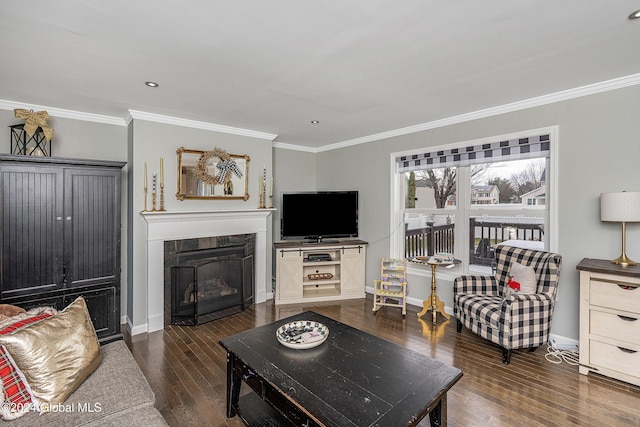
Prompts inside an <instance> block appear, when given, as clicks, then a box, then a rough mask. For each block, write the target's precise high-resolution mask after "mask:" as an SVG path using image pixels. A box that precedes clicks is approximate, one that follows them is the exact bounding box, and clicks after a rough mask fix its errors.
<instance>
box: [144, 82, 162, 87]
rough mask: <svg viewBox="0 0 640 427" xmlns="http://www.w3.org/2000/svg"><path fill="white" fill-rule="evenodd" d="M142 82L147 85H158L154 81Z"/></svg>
mask: <svg viewBox="0 0 640 427" xmlns="http://www.w3.org/2000/svg"><path fill="white" fill-rule="evenodd" d="M144 84H146V85H147V86H149V87H158V86H159V85H158V83H156V82H144Z"/></svg>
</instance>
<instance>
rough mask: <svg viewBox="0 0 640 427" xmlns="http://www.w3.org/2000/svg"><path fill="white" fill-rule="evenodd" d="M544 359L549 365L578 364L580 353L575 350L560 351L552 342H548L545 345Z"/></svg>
mask: <svg viewBox="0 0 640 427" xmlns="http://www.w3.org/2000/svg"><path fill="white" fill-rule="evenodd" d="M544 358H545V359H547V361H548V362H551V363H562V362H565V363H567V364H569V365H579V364H580V353H579V352H578V351H577V350H560V349H559V348H558V346H557V345H556V343H555V341H554V340H550V341H549V343H548V344H547V354H545V355H544Z"/></svg>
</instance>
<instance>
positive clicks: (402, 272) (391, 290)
mask: <svg viewBox="0 0 640 427" xmlns="http://www.w3.org/2000/svg"><path fill="white" fill-rule="evenodd" d="M383 306H391V307H401V308H402V315H403V316H406V315H407V261H406V260H405V259H396V258H382V259H381V260H380V279H376V280H374V281H373V311H374V312H376V311H378V310H380V309H381V308H382V307H383Z"/></svg>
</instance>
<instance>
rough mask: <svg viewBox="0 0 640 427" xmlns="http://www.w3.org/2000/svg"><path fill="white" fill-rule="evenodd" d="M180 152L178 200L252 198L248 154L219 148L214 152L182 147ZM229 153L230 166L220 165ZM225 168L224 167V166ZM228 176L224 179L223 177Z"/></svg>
mask: <svg viewBox="0 0 640 427" xmlns="http://www.w3.org/2000/svg"><path fill="white" fill-rule="evenodd" d="M176 153H177V155H178V191H177V193H176V198H177V199H178V200H245V201H246V200H249V161H250V158H249V156H247V155H246V154H244V155H242V154H229V153H226V152H225V151H224V150H220V149H218V148H216V149H215V150H212V151H202V150H189V149H186V148H184V147H180V148H178V149H177V150H176ZM220 156H223V157H225V156H228V158H227V160H226V161H227V166H228V165H230V166H231V168H230V169H229V168H227V169H226V171H225V172H224V173H221V168H220V165H221V164H223V163H221V162H225V160H224V159H223V158H222V157H220ZM222 170H225V168H224V167H223V168H222ZM221 175H224V177H225V179H224V181H223V182H221V180H220V177H221Z"/></svg>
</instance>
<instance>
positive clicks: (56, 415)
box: [0, 340, 168, 427]
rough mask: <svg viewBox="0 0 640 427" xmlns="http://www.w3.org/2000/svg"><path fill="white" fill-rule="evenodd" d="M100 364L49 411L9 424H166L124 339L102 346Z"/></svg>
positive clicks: (8, 422) (50, 425) (52, 426)
mask: <svg viewBox="0 0 640 427" xmlns="http://www.w3.org/2000/svg"><path fill="white" fill-rule="evenodd" d="M100 352H101V353H102V362H101V363H100V365H99V366H98V368H97V369H96V370H95V371H94V372H93V373H92V374H91V375H90V376H89V377H88V378H87V379H86V380H85V381H84V382H83V383H82V384H81V385H80V386H79V387H78V388H77V389H76V390H75V391H74V392H73V393H72V394H71V396H69V398H68V399H67V400H66V401H65V402H64V403H62V404H60V405H57V406H56V407H54V408H53V410H52V411H50V412H45V413H43V414H39V413H38V412H35V411H32V412H29V413H27V414H25V415H23V416H22V417H20V418H18V419H16V420H12V421H4V422H2V421H0V422H2V423H3V424H6V425H7V427H23V426H48V427H55V426H64V427H68V426H136V425H138V426H145V427H146V426H166V425H168V424H167V423H166V421H165V420H164V418H162V415H160V412H159V411H158V410H157V409H156V408H155V407H154V406H153V404H154V402H155V396H154V394H153V391H151V388H150V387H149V383H148V382H147V380H146V378H145V377H144V375H143V374H142V371H141V370H140V368H139V367H138V365H137V363H136V361H135V360H134V359H133V356H132V355H131V352H130V351H129V348H128V347H127V345H126V344H125V343H124V341H121V340H120V341H115V342H111V343H109V344H105V345H103V346H102V347H100Z"/></svg>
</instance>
